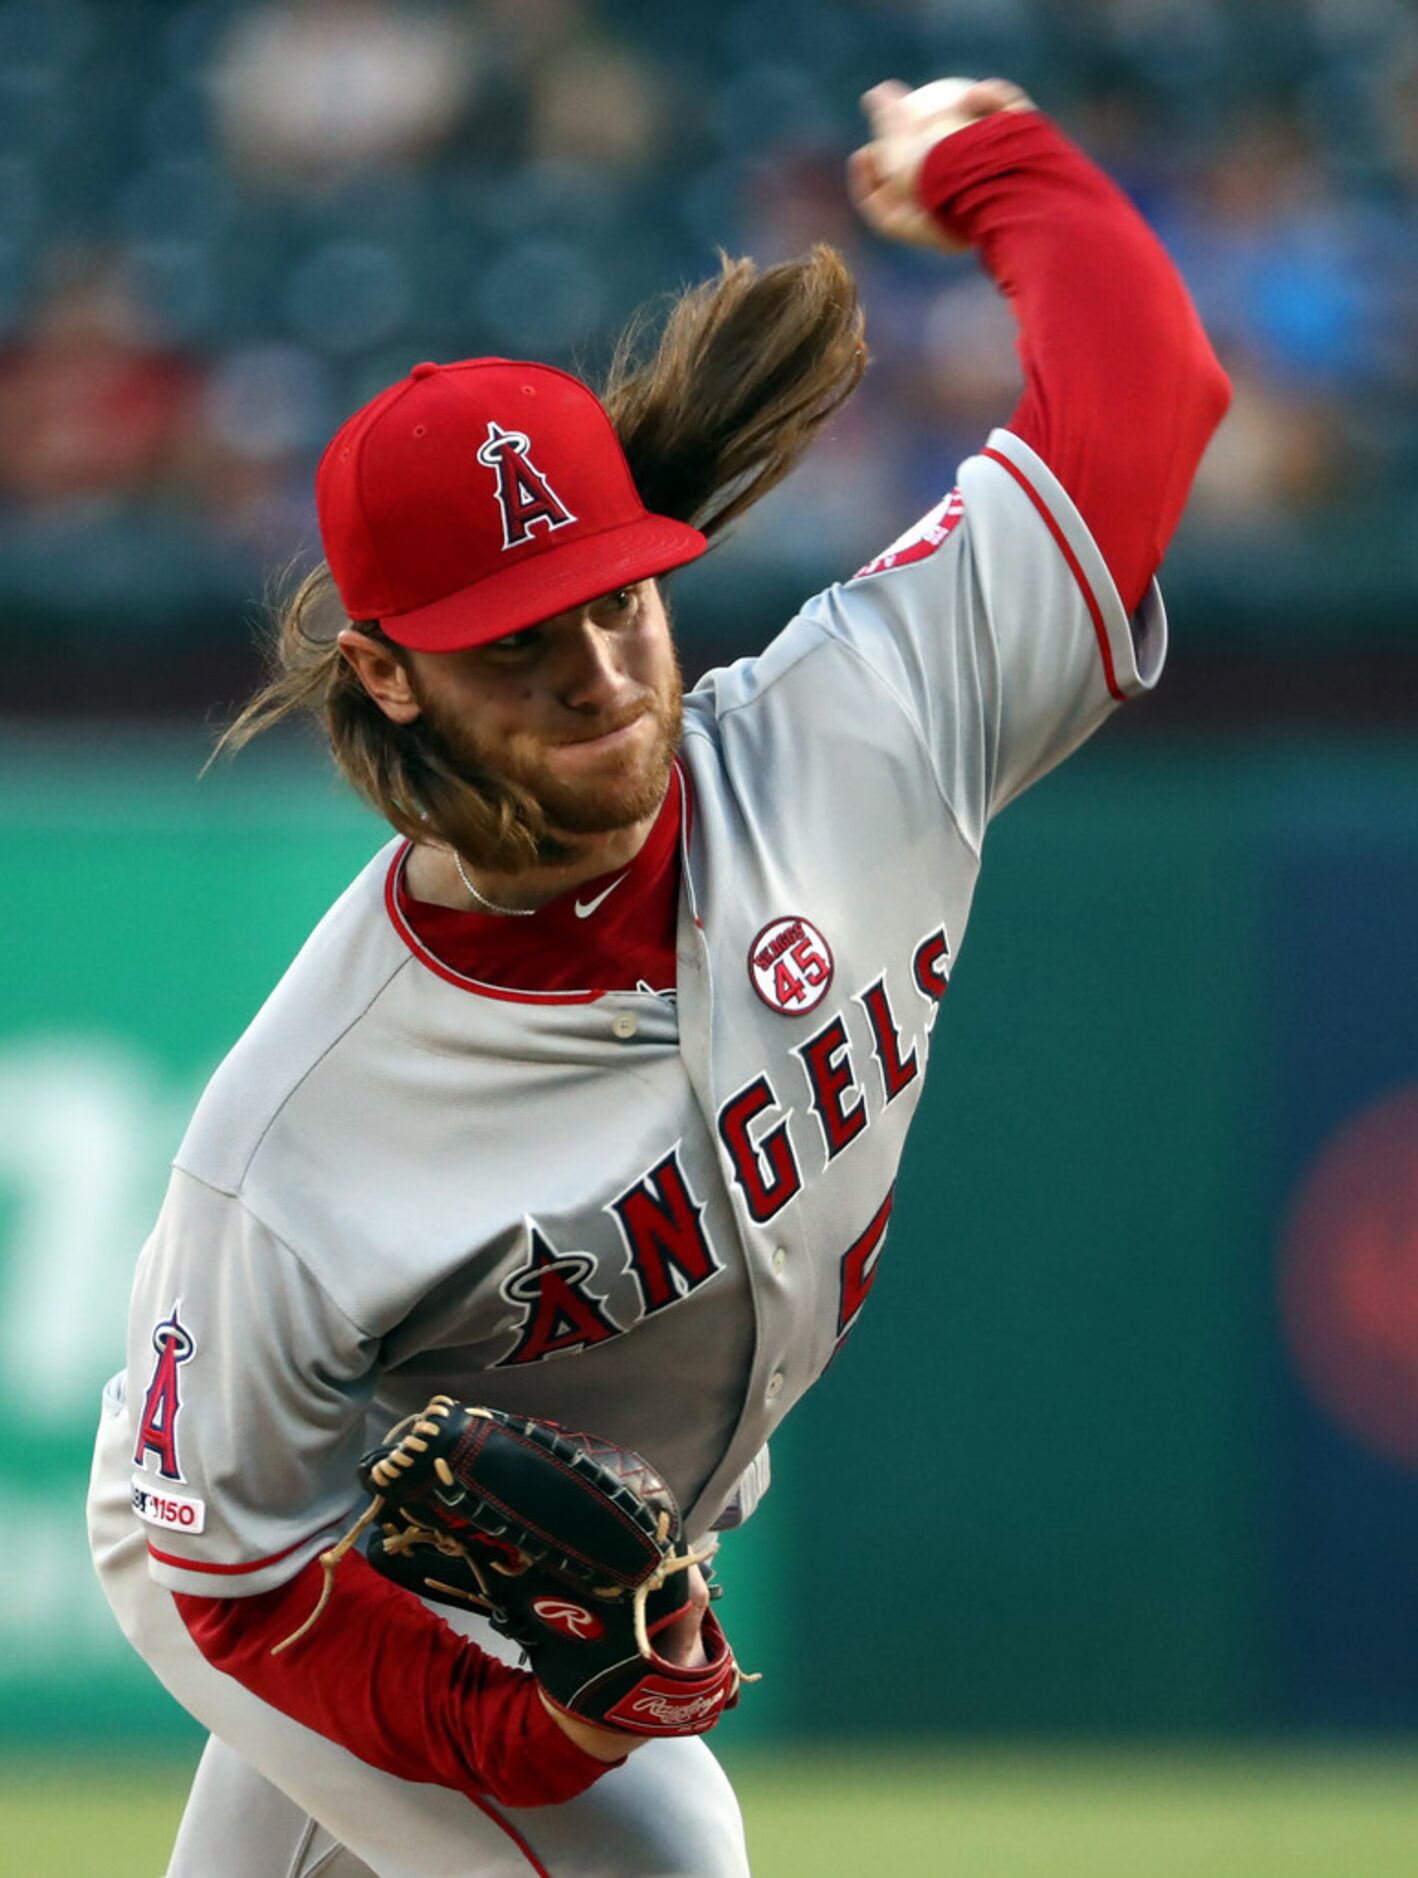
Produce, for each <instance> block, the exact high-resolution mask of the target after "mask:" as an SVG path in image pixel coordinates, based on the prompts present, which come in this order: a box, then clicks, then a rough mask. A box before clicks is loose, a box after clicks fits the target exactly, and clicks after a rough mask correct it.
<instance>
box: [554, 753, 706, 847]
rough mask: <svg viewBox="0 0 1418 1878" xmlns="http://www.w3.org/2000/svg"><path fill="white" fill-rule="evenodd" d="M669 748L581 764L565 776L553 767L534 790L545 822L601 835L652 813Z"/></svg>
mask: <svg viewBox="0 0 1418 1878" xmlns="http://www.w3.org/2000/svg"><path fill="white" fill-rule="evenodd" d="M672 761H673V753H672V752H671V751H669V750H660V749H656V750H653V751H650V752H647V753H646V754H645V756H644V758H642V759H641V760H639V761H636V762H631V763H626V762H622V763H619V764H611V765H607V766H606V767H605V768H604V769H601V768H598V767H597V766H593V765H587V767H586V769H585V771H584V773H582V774H580V775H575V776H568V775H567V774H566V773H565V771H564V770H562V769H561V768H560V766H557V770H556V773H555V774H554V775H548V776H547V777H546V778H545V779H544V782H543V785H542V787H541V788H539V789H538V791H537V794H538V797H539V798H540V801H541V805H542V810H543V813H544V814H545V815H546V817H547V820H548V822H549V823H550V824H551V825H552V826H553V827H554V828H556V829H558V830H559V831H560V832H561V833H563V834H568V835H604V834H610V833H612V832H613V831H614V830H616V829H619V828H630V827H633V826H634V824H635V823H636V822H640V821H644V820H645V819H646V817H647V816H650V815H653V814H654V813H655V811H656V810H657V809H658V808H659V806H660V804H661V802H663V801H664V799H665V790H666V789H667V788H668V787H669V780H670V768H671V764H672Z"/></svg>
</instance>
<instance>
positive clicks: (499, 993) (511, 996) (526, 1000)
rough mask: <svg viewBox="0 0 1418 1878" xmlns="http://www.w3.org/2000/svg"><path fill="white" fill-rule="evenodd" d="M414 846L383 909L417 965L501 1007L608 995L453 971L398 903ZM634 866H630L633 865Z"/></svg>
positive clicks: (406, 849)
mask: <svg viewBox="0 0 1418 1878" xmlns="http://www.w3.org/2000/svg"><path fill="white" fill-rule="evenodd" d="M675 769H676V771H677V773H678V775H679V780H680V833H679V839H680V855H681V864H682V865H685V866H687V865H688V849H689V827H690V802H691V797H690V793H689V781H688V778H687V776H686V775H685V772H684V769H683V767H682V765H681V763H680V760H679V758H678V757H676V758H675ZM413 845H414V844H413V843H412V842H411V841H405V842H404V843H403V844H402V845H401V847H400V848H399V851H398V853H397V854H396V855H395V856H394V858H393V860H392V861H391V862H390V863H389V872H388V873H387V874H386V875H385V877H384V907H385V911H386V912H387V913H388V915H389V920H390V923H391V924H392V926H393V928H394V930H395V932H396V933H398V935H399V937H400V938H401V939H402V940H403V942H404V944H405V945H406V946H407V947H408V949H409V950H410V952H412V953H413V955H414V957H415V958H416V959H417V960H418V961H419V963H420V965H425V966H427V967H428V969H429V971H431V972H434V973H436V974H437V976H438V977H439V978H442V979H445V980H446V981H447V982H448V983H449V984H450V985H457V987H458V989H459V990H460V991H470V992H472V993H473V994H474V995H475V996H476V997H483V998H497V999H500V1000H501V1001H502V1002H503V1003H504V1004H594V1003H595V1001H596V1000H597V999H598V998H603V997H605V996H606V995H607V993H606V988H605V987H604V986H603V985H597V986H595V987H594V988H593V989H591V990H589V991H516V990H513V989H511V988H510V987H508V986H506V985H490V984H487V983H486V982H485V981H484V980H482V979H481V978H469V977H467V976H466V975H465V974H464V973H462V972H458V971H454V969H453V967H452V966H451V965H445V964H444V962H443V960H442V959H440V958H439V957H438V955H437V954H436V953H434V952H430V951H429V949H428V947H427V946H426V945H425V944H424V943H423V941H422V940H421V939H420V938H419V936H418V934H417V933H416V932H415V931H414V929H413V927H412V926H411V925H410V924H409V922H408V920H407V919H406V918H405V917H404V910H403V908H402V907H401V906H400V904H399V887H400V884H401V882H402V880H403V877H404V869H405V867H406V866H407V864H408V859H409V855H410V854H411V853H412V852H413ZM632 865H633V863H632Z"/></svg>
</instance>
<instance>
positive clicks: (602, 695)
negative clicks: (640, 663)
mask: <svg viewBox="0 0 1418 1878" xmlns="http://www.w3.org/2000/svg"><path fill="white" fill-rule="evenodd" d="M559 652H560V656H561V662H562V669H561V674H560V676H561V686H560V690H561V696H562V698H563V700H564V702H565V703H567V704H569V705H571V706H572V707H573V708H574V709H576V710H579V711H585V710H605V709H608V708H613V707H614V706H616V705H617V704H621V703H623V702H624V701H625V699H626V698H627V697H628V696H629V694H630V693H631V692H633V691H634V690H635V686H634V685H633V684H632V682H631V680H630V679H629V677H628V676H627V674H626V673H625V672H624V671H623V670H622V669H621V664H620V658H619V652H618V645H617V640H616V636H615V634H614V633H609V632H606V631H605V630H604V629H603V628H602V627H600V626H598V625H597V624H596V622H595V620H593V619H591V618H589V617H588V616H586V615H585V614H583V615H582V616H581V617H580V618H579V619H577V620H576V621H575V622H574V623H573V624H571V625H569V626H568V627H567V628H566V629H565V631H564V633H563V635H562V641H561V645H560V647H559Z"/></svg>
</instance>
